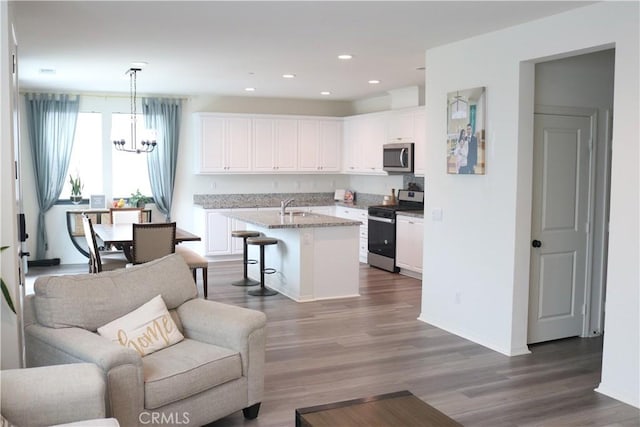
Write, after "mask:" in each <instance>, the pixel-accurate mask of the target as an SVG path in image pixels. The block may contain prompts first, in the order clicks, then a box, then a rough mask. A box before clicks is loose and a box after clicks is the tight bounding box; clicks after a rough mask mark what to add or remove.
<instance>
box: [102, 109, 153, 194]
mask: <svg viewBox="0 0 640 427" xmlns="http://www.w3.org/2000/svg"><path fill="white" fill-rule="evenodd" d="M136 124H137V127H136V133H137V134H138V135H139V136H140V135H143V132H144V118H143V117H142V115H141V114H138V118H137V120H136ZM111 135H112V138H111V139H124V140H125V141H127V144H130V141H131V114H122V113H117V114H112V115H111ZM147 156H148V154H144V153H140V154H136V153H127V152H125V151H118V150H116V149H115V148H114V149H113V154H112V160H111V180H112V181H111V182H112V185H113V187H112V191H113V198H114V199H119V198H124V199H126V198H127V197H129V196H131V193H135V192H136V190H138V189H140V192H141V193H142V194H144V195H145V196H149V197H150V196H151V184H150V183H149V171H148V168H147Z"/></svg>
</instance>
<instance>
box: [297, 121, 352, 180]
mask: <svg viewBox="0 0 640 427" xmlns="http://www.w3.org/2000/svg"><path fill="white" fill-rule="evenodd" d="M341 149H342V121H341V120H328V119H302V120H299V121H298V170H300V171H306V172H311V171H313V172H339V171H340V157H341V156H340V151H341Z"/></svg>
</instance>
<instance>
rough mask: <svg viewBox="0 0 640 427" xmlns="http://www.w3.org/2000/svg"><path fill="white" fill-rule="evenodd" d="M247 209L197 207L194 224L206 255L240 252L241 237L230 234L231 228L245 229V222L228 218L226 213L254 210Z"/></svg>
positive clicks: (236, 253) (241, 248) (224, 254)
mask: <svg viewBox="0 0 640 427" xmlns="http://www.w3.org/2000/svg"><path fill="white" fill-rule="evenodd" d="M255 210H256V209H255V208H253V209H252V208H247V209H197V212H196V213H197V217H196V224H199V227H198V232H199V233H201V236H202V240H203V241H202V243H203V251H204V254H205V255H207V256H214V257H215V256H228V255H238V254H242V251H243V246H242V239H239V238H235V237H232V236H231V232H232V231H233V230H245V229H246V224H245V223H244V222H241V221H238V220H236V219H232V218H229V217H228V216H227V215H226V213H229V212H232V211H233V212H238V211H255Z"/></svg>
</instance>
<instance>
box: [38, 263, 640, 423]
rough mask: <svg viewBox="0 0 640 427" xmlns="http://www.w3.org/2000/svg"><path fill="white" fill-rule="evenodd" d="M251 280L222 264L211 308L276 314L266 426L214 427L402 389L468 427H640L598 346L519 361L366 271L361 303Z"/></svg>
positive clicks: (552, 349) (415, 290)
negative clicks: (612, 390)
mask: <svg viewBox="0 0 640 427" xmlns="http://www.w3.org/2000/svg"><path fill="white" fill-rule="evenodd" d="M31 274H39V273H38V272H37V271H36V272H32V273H31ZM240 276H241V265H240V264H239V263H232V264H230V263H226V264H211V266H210V267H209V299H212V300H217V301H222V302H227V303H231V304H236V305H240V306H244V307H249V308H253V309H256V310H261V311H264V312H265V313H266V315H267V319H268V321H267V351H266V359H267V360H266V369H265V396H264V400H263V403H262V408H261V410H260V415H259V417H258V419H256V420H253V421H246V420H244V418H243V416H242V413H236V414H233V415H231V416H229V417H226V418H224V419H221V420H218V421H217V422H215V423H212V424H210V425H209V427H228V426H245V425H246V426H255V427H266V426H270V427H282V426H292V425H293V424H294V410H295V408H299V407H306V406H315V405H320V404H324V403H330V402H336V401H342V400H349V399H355V398H359V397H364V396H371V395H377V394H383V393H390V392H393V391H398V390H409V391H411V392H412V393H413V394H415V395H416V396H418V397H419V398H421V399H423V400H424V401H425V402H428V403H429V404H430V405H432V406H434V407H436V408H438V409H439V410H441V411H442V412H444V413H445V414H447V415H449V416H450V417H451V418H454V419H455V420H457V421H459V422H460V423H462V424H463V425H465V426H614V425H615V426H640V411H639V410H638V409H636V408H633V407H631V406H629V405H625V404H623V403H620V402H618V401H616V400H614V399H611V398H608V397H606V396H604V395H601V394H599V393H596V392H594V391H593V389H594V388H595V387H597V386H598V384H599V381H600V366H601V356H602V340H601V339H599V338H591V339H580V338H571V339H566V340H560V341H555V342H549V343H544V344H538V345H535V346H532V347H531V351H532V354H530V355H524V356H517V357H511V358H510V357H507V356H504V355H502V354H500V353H496V352H494V351H492V350H489V349H487V348H485V347H482V346H480V345H477V344H474V343H472V342H470V341H467V340H465V339H462V338H460V337H457V336H455V335H452V334H449V333H447V332H445V331H442V330H440V329H438V328H435V327H432V326H430V325H427V324H425V323H423V322H420V321H418V320H416V319H417V317H418V316H419V314H420V295H421V291H420V282H419V281H418V280H415V279H412V278H408V277H404V276H400V275H397V274H391V273H387V272H384V271H381V270H378V269H373V268H369V267H367V266H366V265H361V269H360V292H361V297H358V298H349V299H340V300H331V301H320V302H310V303H304V304H299V303H295V302H293V301H291V300H289V299H288V298H286V297H283V296H281V295H276V296H272V297H263V298H260V297H250V296H247V295H246V289H243V288H239V287H236V286H230V285H229V283H230V282H231V281H233V280H235V279H237V278H239V277H240ZM199 286H200V284H199Z"/></svg>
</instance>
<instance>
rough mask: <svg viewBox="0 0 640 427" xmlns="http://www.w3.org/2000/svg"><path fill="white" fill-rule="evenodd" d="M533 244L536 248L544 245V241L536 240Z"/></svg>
mask: <svg viewBox="0 0 640 427" xmlns="http://www.w3.org/2000/svg"><path fill="white" fill-rule="evenodd" d="M531 246H533V247H534V248H539V247H541V246H542V242H541V241H540V240H534V241H533V242H531Z"/></svg>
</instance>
